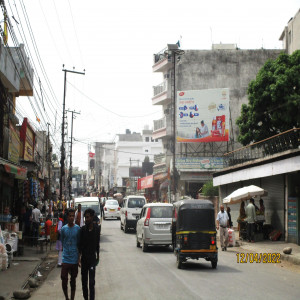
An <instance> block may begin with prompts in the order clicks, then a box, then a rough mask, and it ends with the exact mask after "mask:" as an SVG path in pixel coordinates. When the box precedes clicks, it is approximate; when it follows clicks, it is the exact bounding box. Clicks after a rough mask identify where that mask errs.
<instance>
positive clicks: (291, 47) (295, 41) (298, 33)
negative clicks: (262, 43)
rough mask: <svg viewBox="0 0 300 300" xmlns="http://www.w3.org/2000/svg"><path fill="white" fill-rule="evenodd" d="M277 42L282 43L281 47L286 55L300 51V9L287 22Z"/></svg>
mask: <svg viewBox="0 0 300 300" xmlns="http://www.w3.org/2000/svg"><path fill="white" fill-rule="evenodd" d="M279 40H280V41H282V47H283V49H284V50H285V51H286V52H287V53H288V54H292V53H293V52H294V51H295V50H299V49H300V9H299V10H298V12H297V13H296V15H295V16H294V18H291V19H290V20H289V22H288V24H287V26H285V28H284V30H283V32H282V34H281V35H280V38H279Z"/></svg>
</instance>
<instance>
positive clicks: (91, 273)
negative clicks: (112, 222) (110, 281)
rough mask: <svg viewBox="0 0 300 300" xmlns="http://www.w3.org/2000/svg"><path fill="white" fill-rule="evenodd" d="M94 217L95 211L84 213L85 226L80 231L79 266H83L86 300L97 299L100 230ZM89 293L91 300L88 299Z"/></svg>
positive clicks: (89, 210)
mask: <svg viewBox="0 0 300 300" xmlns="http://www.w3.org/2000/svg"><path fill="white" fill-rule="evenodd" d="M94 216H95V211H94V210H93V209H91V208H88V209H87V210H86V211H85V212H84V217H85V225H84V226H83V227H82V228H81V229H80V242H79V254H80V259H79V266H81V282H82V292H83V298H84V299H85V300H88V299H90V300H94V299H95V274H96V266H97V265H98V263H99V252H100V229H99V226H98V225H97V224H95V223H94V222H93V219H94ZM88 278H89V279H88ZM88 280H89V289H88ZM89 292H90V298H88V295H89Z"/></svg>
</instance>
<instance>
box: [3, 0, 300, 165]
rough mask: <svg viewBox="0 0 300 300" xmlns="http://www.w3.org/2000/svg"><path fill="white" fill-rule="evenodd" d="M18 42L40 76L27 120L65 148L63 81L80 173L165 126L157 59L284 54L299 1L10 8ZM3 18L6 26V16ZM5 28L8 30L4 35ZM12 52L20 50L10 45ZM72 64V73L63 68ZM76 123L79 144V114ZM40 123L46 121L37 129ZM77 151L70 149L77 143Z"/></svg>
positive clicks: (63, 1)
mask: <svg viewBox="0 0 300 300" xmlns="http://www.w3.org/2000/svg"><path fill="white" fill-rule="evenodd" d="M5 4H6V7H7V10H8V16H9V18H10V20H11V23H12V25H13V28H14V32H15V34H16V37H17V40H18V43H24V44H25V49H26V52H27V54H28V56H29V58H30V62H31V63H32V66H33V68H34V86H35V90H34V94H35V97H19V98H18V100H17V110H18V114H19V116H23V117H29V119H30V121H31V123H32V125H33V126H34V127H35V128H37V129H38V130H45V129H46V128H47V126H46V123H47V122H49V123H50V127H49V128H50V133H51V134H52V135H53V139H52V142H53V145H54V147H53V150H54V152H55V153H59V148H60V145H61V123H62V102H63V93H64V72H63V71H62V69H63V68H65V69H67V70H75V71H78V72H83V70H85V75H79V74H73V73H67V85H66V109H68V110H74V111H76V112H80V114H76V119H74V126H73V136H74V139H75V140H74V143H73V167H76V166H78V167H79V168H80V169H87V160H88V159H87V153H88V144H90V143H91V144H92V143H94V142H96V141H99V142H100V141H109V142H111V141H113V140H114V138H115V136H116V134H118V133H125V129H127V128H128V129H130V130H131V131H132V132H133V131H136V132H141V131H142V129H143V128H144V126H145V125H148V126H149V127H150V128H152V127H153V120H156V119H160V118H161V117H162V109H161V106H153V105H152V100H151V98H152V96H153V90H152V87H153V86H155V85H157V84H159V83H161V82H162V81H163V78H162V74H160V73H158V74H157V73H153V72H152V65H153V54H154V53H157V52H159V51H160V50H162V49H163V48H165V47H166V46H167V44H168V43H169V44H172V43H173V44H174V43H176V42H177V41H178V40H180V41H181V48H182V49H199V50H202V49H211V45H212V43H223V44H226V43H233V44H237V46H238V47H239V48H241V49H258V48H261V47H263V48H266V49H281V48H282V43H281V42H280V41H279V37H280V35H281V33H282V31H283V29H284V27H285V26H286V25H287V23H288V21H289V20H290V18H292V17H294V15H295V14H296V13H297V11H298V10H299V8H300V5H299V4H300V3H299V0H297V1H296V0H287V1H285V2H282V1H274V0H273V1H270V0H265V1H261V0H260V1H258V0H252V1H247V2H246V1H235V0H228V1H223V0H222V1H220V0H211V1H205V3H204V1H199V0H195V1H194V0H186V1H170V0H164V1H161V0H159V1H158V0H152V1H140V0H127V1H124V0H111V1H99V0H88V1H85V2H83V1H79V0H59V1H58V0H48V1H45V0H10V1H8V0H5ZM0 19H1V20H2V19H3V17H2V15H0ZM2 24H3V23H0V26H2ZM8 44H9V45H10V46H13V45H14V43H13V40H12V38H11V37H10V36H9V41H8ZM63 65H64V67H63ZM67 115H68V130H67V131H68V138H67V139H66V140H67V141H70V132H71V114H70V113H67ZM36 117H38V118H39V119H40V120H41V122H40V123H39V122H37V121H36ZM68 145H69V144H68Z"/></svg>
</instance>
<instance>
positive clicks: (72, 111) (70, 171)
mask: <svg viewBox="0 0 300 300" xmlns="http://www.w3.org/2000/svg"><path fill="white" fill-rule="evenodd" d="M66 111H67V112H70V113H72V121H71V149H70V168H69V180H68V183H69V196H70V199H71V194H72V168H73V167H72V149H73V119H74V118H75V116H74V114H78V115H80V113H79V112H76V111H75V110H66Z"/></svg>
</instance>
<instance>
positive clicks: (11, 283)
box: [0, 245, 57, 299]
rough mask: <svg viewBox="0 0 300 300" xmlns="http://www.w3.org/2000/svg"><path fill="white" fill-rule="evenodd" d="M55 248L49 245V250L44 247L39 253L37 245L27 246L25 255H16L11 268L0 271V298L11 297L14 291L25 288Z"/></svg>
mask: <svg viewBox="0 0 300 300" xmlns="http://www.w3.org/2000/svg"><path fill="white" fill-rule="evenodd" d="M54 248H55V247H54V246H53V245H52V250H50V249H49V247H48V249H47V251H46V249H44V250H45V251H44V252H43V253H38V251H37V248H36V247H28V246H25V247H24V255H22V256H16V257H14V258H13V260H12V261H11V266H10V268H8V269H7V270H5V271H1V272H0V286H1V288H0V299H11V297H12V296H13V292H14V291H16V290H21V289H22V288H24V287H25V285H26V283H27V280H28V278H29V277H31V276H32V275H34V274H33V273H36V271H37V269H38V267H39V266H40V265H41V264H42V263H43V262H44V261H45V259H46V257H47V256H49V254H51V253H52V252H53V251H55V250H54ZM56 252H57V251H55V252H53V254H55V255H56ZM53 260H54V259H53ZM55 265H56V263H55ZM1 297H2V298H1Z"/></svg>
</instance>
